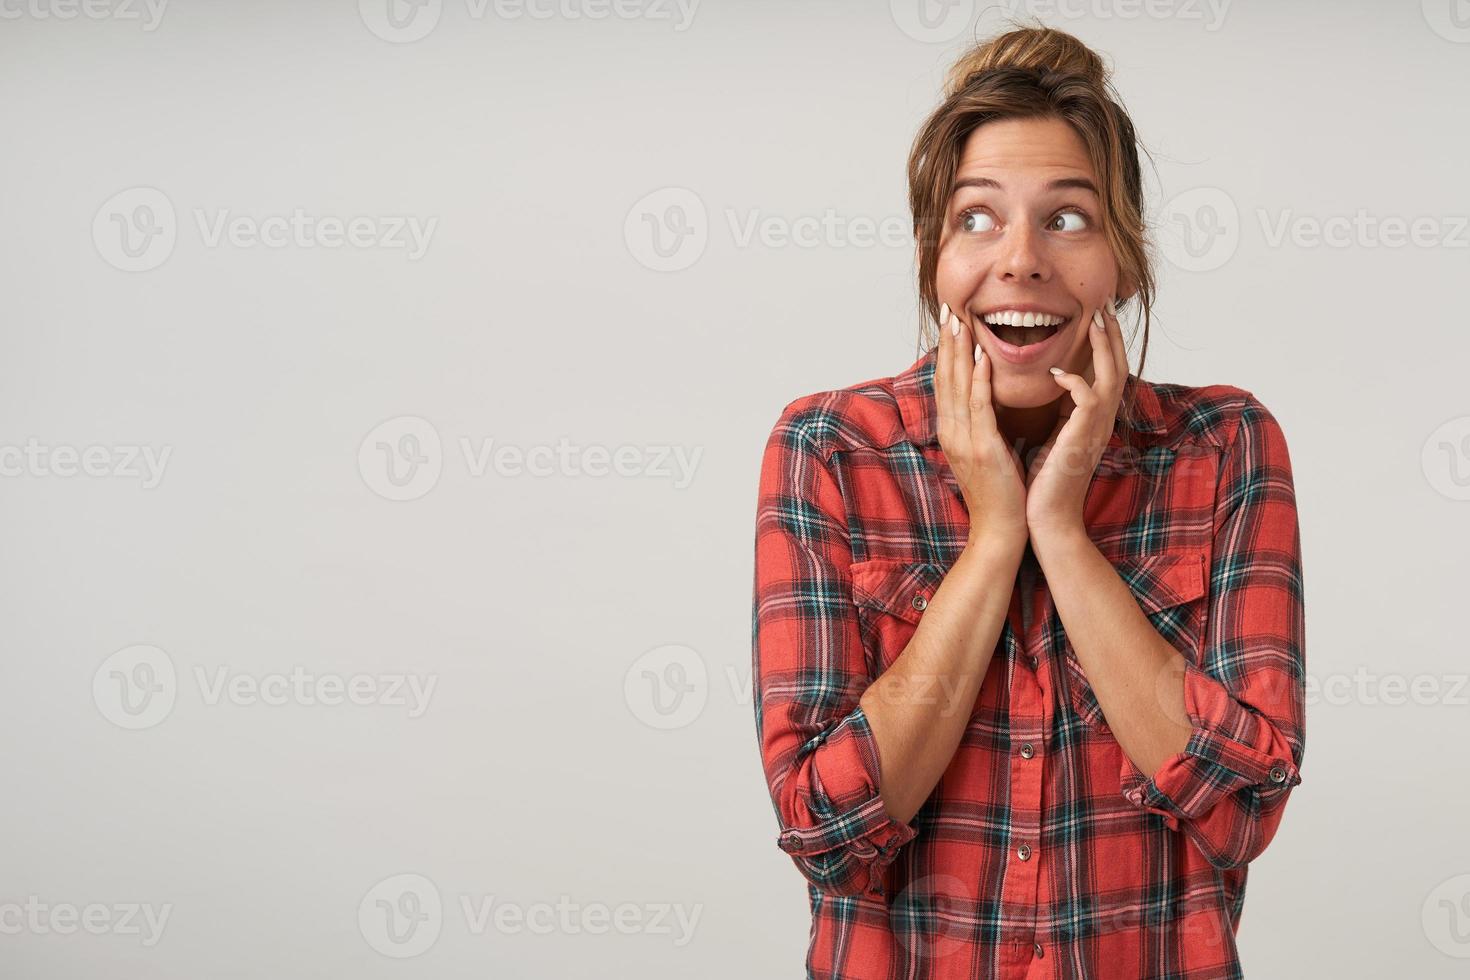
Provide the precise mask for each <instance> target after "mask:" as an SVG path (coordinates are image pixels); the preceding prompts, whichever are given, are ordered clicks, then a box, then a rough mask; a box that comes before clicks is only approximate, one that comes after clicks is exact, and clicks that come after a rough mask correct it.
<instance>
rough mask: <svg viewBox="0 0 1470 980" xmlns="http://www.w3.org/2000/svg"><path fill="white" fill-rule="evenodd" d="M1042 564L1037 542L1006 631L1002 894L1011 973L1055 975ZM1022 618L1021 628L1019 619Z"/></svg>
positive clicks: (1022, 573)
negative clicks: (1044, 842)
mask: <svg viewBox="0 0 1470 980" xmlns="http://www.w3.org/2000/svg"><path fill="white" fill-rule="evenodd" d="M1040 577H1041V574H1040V568H1039V566H1038V565H1037V563H1036V558H1035V555H1034V554H1033V553H1032V551H1031V549H1030V547H1029V546H1028V547H1027V549H1026V553H1025V556H1024V557H1023V558H1022V560H1021V567H1020V570H1019V582H1018V587H1017V588H1016V589H1015V590H1014V592H1013V593H1012V603H1011V608H1010V611H1009V613H1008V623H1007V625H1008V626H1009V627H1010V628H1008V629H1007V630H1006V631H1005V637H1006V658H1007V664H1008V667H1009V674H1010V685H1009V688H1010V712H1009V720H1010V754H1011V758H1010V766H1009V771H1010V782H1011V785H1010V791H1011V805H1010V817H1011V823H1010V834H1009V838H1010V839H1009V843H1008V846H1007V852H1006V860H1007V865H1008V866H1007V868H1006V873H1005V878H1004V881H1005V884H1004V887H1003V890H1002V894H1001V900H1002V907H1003V908H1004V909H1005V910H1006V926H1007V928H1008V930H1009V932H1010V936H1009V937H1008V941H1007V942H1005V943H1004V944H1003V945H1004V950H1005V953H1004V955H1005V958H1006V959H1007V960H1009V961H1010V963H1011V964H1012V969H1011V971H1009V973H1010V974H1011V975H1015V976H1026V977H1037V976H1051V975H1052V970H1051V966H1052V963H1053V962H1054V960H1053V958H1052V957H1051V956H1050V955H1049V951H1048V949H1047V948H1046V937H1044V936H1043V935H1042V934H1041V933H1040V931H1039V929H1038V926H1037V918H1038V914H1039V911H1040V910H1041V909H1042V908H1043V907H1044V904H1045V903H1046V902H1048V901H1049V900H1050V898H1049V896H1048V895H1046V894H1043V892H1044V887H1043V884H1042V882H1043V878H1042V875H1041V865H1042V862H1043V861H1044V860H1046V859H1047V857H1048V855H1046V854H1043V853H1042V851H1041V847H1040V843H1041V806H1042V796H1041V794H1042V786H1043V780H1042V771H1043V766H1044V765H1045V762H1046V744H1045V740H1044V738H1043V733H1044V732H1046V731H1047V728H1048V725H1049V722H1050V715H1051V703H1052V699H1051V683H1052V681H1051V670H1050V666H1051V665H1050V661H1049V658H1047V657H1045V656H1043V653H1044V649H1043V648H1044V640H1043V635H1042V634H1043V633H1044V629H1043V627H1044V624H1045V622H1046V618H1047V611H1046V609H1044V608H1038V607H1041V606H1046V605H1049V603H1048V602H1046V601H1044V600H1045V598H1046V596H1045V594H1044V590H1042V589H1038V588H1037V581H1038V579H1039V578H1040ZM1018 619H1019V621H1020V622H1019V627H1020V628H1019V629H1017V628H1016V620H1018Z"/></svg>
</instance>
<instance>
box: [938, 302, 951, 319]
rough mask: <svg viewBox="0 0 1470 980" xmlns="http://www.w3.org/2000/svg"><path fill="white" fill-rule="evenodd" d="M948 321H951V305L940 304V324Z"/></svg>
mask: <svg viewBox="0 0 1470 980" xmlns="http://www.w3.org/2000/svg"><path fill="white" fill-rule="evenodd" d="M948 319H949V304H948V303H940V304H939V322H940V323H943V322H945V321H946V320H948Z"/></svg>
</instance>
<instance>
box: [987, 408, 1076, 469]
mask: <svg viewBox="0 0 1470 980" xmlns="http://www.w3.org/2000/svg"><path fill="white" fill-rule="evenodd" d="M1060 411H1061V399H1057V400H1056V401H1053V402H1048V403H1047V404H1045V405H1037V406H1036V407H1035V408H1009V407H1007V406H1005V405H996V406H995V422H996V426H997V428H999V430H1000V435H1001V438H1002V439H1004V440H1005V441H1006V443H1007V445H1010V446H1014V447H1015V449H1016V453H1017V454H1018V455H1019V456H1020V457H1021V462H1022V463H1023V464H1026V465H1029V464H1030V462H1031V458H1030V457H1031V453H1032V452H1034V451H1035V450H1037V449H1040V448H1041V446H1042V444H1043V443H1045V442H1046V440H1047V439H1048V438H1049V437H1050V436H1051V430H1052V429H1053V428H1054V427H1055V426H1056V424H1057V414H1058V413H1059V412H1060Z"/></svg>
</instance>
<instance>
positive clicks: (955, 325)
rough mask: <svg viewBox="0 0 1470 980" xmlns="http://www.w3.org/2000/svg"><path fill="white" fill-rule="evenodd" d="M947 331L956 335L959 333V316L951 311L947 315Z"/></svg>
mask: <svg viewBox="0 0 1470 980" xmlns="http://www.w3.org/2000/svg"><path fill="white" fill-rule="evenodd" d="M949 332H950V333H952V334H954V335H955V336H956V337H958V336H959V335H960V318H959V317H957V316H955V315H954V314H953V313H951V314H950V315H949Z"/></svg>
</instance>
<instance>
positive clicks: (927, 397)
mask: <svg viewBox="0 0 1470 980" xmlns="http://www.w3.org/2000/svg"><path fill="white" fill-rule="evenodd" d="M938 350H939V349H938V348H937V347H935V348H931V349H930V350H929V351H928V352H927V353H925V354H924V355H922V356H921V357H920V358H919V359H918V360H917V361H915V362H914V363H913V364H911V365H909V367H907V368H906V369H904V371H903V372H902V373H900V374H899V375H898V376H897V377H895V378H894V379H893V393H894V397H895V398H896V399H897V400H898V411H899V415H900V416H902V418H903V427H904V431H905V432H906V433H908V437H909V439H910V440H912V441H913V442H914V443H915V444H916V445H920V446H927V445H938V443H939V433H938V429H937V427H936V425H935V406H934V364H935V360H936V358H937V357H938ZM1130 406H1131V410H1130ZM1118 414H1119V418H1118V420H1117V422H1116V423H1115V425H1114V432H1115V433H1116V432H1117V431H1118V430H1119V429H1120V428H1121V427H1123V426H1128V427H1129V428H1131V429H1133V431H1135V432H1142V433H1147V434H1150V435H1159V434H1162V433H1163V432H1165V431H1166V430H1167V426H1166V425H1165V423H1164V413H1163V409H1162V408H1161V407H1160V405H1159V396H1158V395H1157V394H1156V393H1155V392H1154V389H1153V385H1151V384H1150V383H1149V382H1147V381H1144V380H1143V379H1142V378H1140V377H1138V376H1137V375H1135V374H1132V373H1130V374H1129V375H1128V378H1127V380H1125V381H1124V383H1123V401H1122V407H1121V408H1120V409H1119V413H1118Z"/></svg>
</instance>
